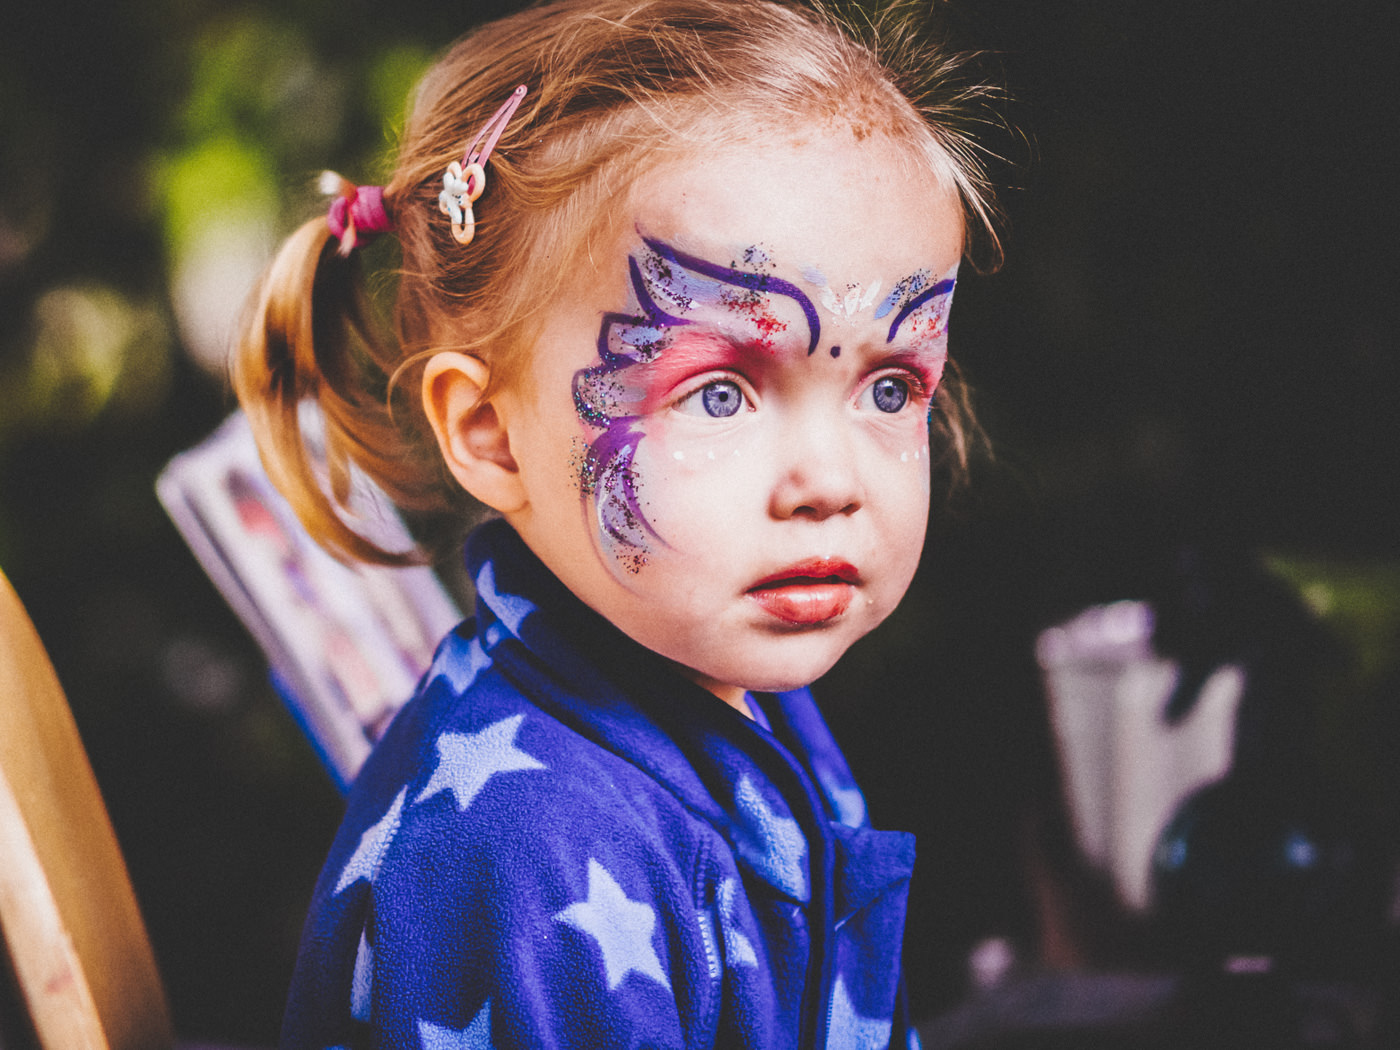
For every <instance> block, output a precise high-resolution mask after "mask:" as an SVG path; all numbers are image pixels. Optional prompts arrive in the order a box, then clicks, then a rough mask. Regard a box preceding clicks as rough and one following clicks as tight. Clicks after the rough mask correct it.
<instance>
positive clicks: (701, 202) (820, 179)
mask: <svg viewBox="0 0 1400 1050" xmlns="http://www.w3.org/2000/svg"><path fill="white" fill-rule="evenodd" d="M622 211H623V212H624V213H625V214H620V215H619V216H618V219H619V220H620V221H619V228H618V230H617V239H616V241H615V242H614V247H613V250H612V251H610V252H606V253H604V254H605V255H606V256H610V257H611V258H608V259H607V260H606V261H605V260H604V259H595V261H596V262H598V263H599V264H601V265H603V266H610V267H611V266H616V265H617V262H618V260H619V258H624V257H625V256H627V255H628V254H631V253H632V251H633V250H634V248H635V247H636V246H637V244H638V242H639V239H640V238H639V231H640V232H641V233H644V234H645V235H647V236H649V237H657V238H660V239H662V240H664V241H667V242H668V243H671V244H674V245H676V246H678V247H680V248H683V249H684V250H686V251H688V252H691V253H693V254H697V255H701V256H704V257H706V258H709V259H711V260H713V261H715V262H717V263H722V264H726V265H735V266H737V267H739V268H743V265H744V255H745V253H756V254H758V255H760V256H761V257H763V258H764V259H765V260H767V261H769V262H770V263H771V264H772V265H773V266H774V267H776V268H777V269H778V270H779V271H780V272H785V273H787V274H788V275H789V276H793V277H797V278H804V279H806V280H807V281H808V282H815V283H829V284H831V285H837V286H839V285H842V284H858V283H868V282H870V281H872V280H875V279H884V280H886V281H893V280H897V279H899V278H900V277H901V276H903V275H904V274H907V273H911V272H914V271H916V270H920V269H933V270H934V271H935V272H938V273H942V272H944V271H945V270H947V269H949V268H951V267H952V266H953V265H954V264H955V263H956V262H957V260H958V258H959V257H960V256H961V254H962V246H963V219H962V210H961V207H960V204H959V201H958V198H957V196H956V194H955V192H954V191H952V190H951V189H950V188H949V187H948V185H947V184H946V183H945V182H944V181H943V180H942V179H940V178H939V176H938V174H937V173H936V172H935V171H934V170H932V169H931V168H930V167H929V166H928V165H927V164H921V163H919V162H918V161H917V160H916V159H915V150H914V149H913V148H911V147H910V146H907V145H903V144H896V143H894V142H892V141H891V140H889V139H888V138H885V137H883V136H873V135H872V136H866V137H864V138H857V136H856V134H855V133H854V132H853V130H852V129H850V128H846V127H841V126H837V127H826V128H823V129H820V130H814V131H810V132H806V133H792V132H787V133H784V134H778V133H776V132H775V133H774V134H773V135H772V136H771V137H770V138H767V139H760V138H751V139H747V140H744V141H739V142H734V143H732V144H730V145H728V146H726V147H724V148H723V149H720V150H714V151H708V150H707V151H696V152H694V153H693V154H690V155H687V156H683V157H681V158H676V159H671V160H668V161H667V162H665V163H664V164H663V165H662V166H660V167H658V168H656V169H655V170H653V171H651V172H649V173H647V174H645V175H643V176H642V177H641V178H639V179H638V180H637V182H636V183H635V184H634V186H633V190H632V193H631V194H630V197H629V201H628V206H627V207H626V208H625V209H622Z"/></svg>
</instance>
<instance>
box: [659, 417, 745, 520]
mask: <svg viewBox="0 0 1400 1050" xmlns="http://www.w3.org/2000/svg"><path fill="white" fill-rule="evenodd" d="M645 429H646V440H645V441H643V442H642V443H641V445H640V448H639V450H638V455H637V459H636V470H637V475H638V478H639V479H640V480H641V483H642V485H643V486H644V488H645V490H646V509H647V513H648V514H649V515H650V517H651V519H652V520H653V522H655V523H656V526H657V532H658V533H660V535H661V536H663V537H664V538H665V539H666V542H667V543H668V544H670V545H671V546H672V547H676V548H681V547H685V546H687V545H688V544H691V543H695V542H705V543H709V542H713V539H714V535H713V534H714V532H715V531H716V530H717V529H720V528H725V527H728V528H732V527H734V525H735V523H736V522H737V521H738V520H739V519H740V518H742V516H743V515H745V514H746V513H750V512H752V510H753V508H754V506H755V505H756V503H755V500H756V498H757V495H758V494H759V492H760V489H761V479H760V478H758V477H756V476H755V475H756V472H757V471H758V469H759V467H760V466H761V463H762V458H763V457H762V456H761V455H760V454H759V453H760V449H759V448H758V446H757V439H756V438H755V437H754V436H753V435H752V434H748V433H741V432H738V431H736V432H733V433H727V434H699V433H696V431H695V428H694V427H693V426H687V425H686V424H685V423H683V422H679V423H667V422H665V421H663V420H662V419H652V420H648V421H647V422H646V424H645Z"/></svg>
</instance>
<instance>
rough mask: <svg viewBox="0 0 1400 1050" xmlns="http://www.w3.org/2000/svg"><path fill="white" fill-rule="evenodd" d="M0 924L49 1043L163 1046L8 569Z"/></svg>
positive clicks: (58, 708) (0, 699)
mask: <svg viewBox="0 0 1400 1050" xmlns="http://www.w3.org/2000/svg"><path fill="white" fill-rule="evenodd" d="M0 929H3V933H4V940H5V945H6V948H7V950H8V952H9V955H10V959H11V963H12V968H13V970H14V973H15V975H16V977H17V979H18V984H19V987H20V991H21V992H22V993H23V996H24V1000H25V1004H26V1006H27V1008H28V1010H29V1014H30V1019H31V1021H32V1023H33V1027H34V1030H35V1032H36V1033H37V1034H38V1037H39V1041H40V1043H41V1044H42V1046H43V1047H44V1048H45V1050H49V1048H54V1050H58V1048H62V1050H89V1048H91V1050H99V1048H100V1050H128V1048H130V1050H137V1048H140V1050H162V1048H168V1047H170V1046H171V1034H170V1019H169V1010H168V1007H167V1005H166V1000H165V991H164V988H163V987H162V985H161V980H160V975H159V973H158V971H157V969H156V963H155V956H154V955H153V954H152V952H151V945H150V941H149V939H148V938H147V936H146V928H145V924H144V923H143V922H142V920H141V915H140V912H139V911H138V909H137V905H136V897H135V894H134V893H133V892H132V888H131V880H130V877H129V875H128V874H127V869H126V863H125V861H123V859H122V854H121V850H120V848H119V847H118V845H117V838H116V835H115V833H114V832H113V830H112V825H111V821H110V820H109V819H108V816H107V809H106V806H105V805H104V804H103V802H102V796H101V794H100V793H99V792H98V788H97V781H96V779H95V778H94V777H93V773H92V767H91V765H90V764H89V763H88V758H87V753H86V751H84V750H83V745H82V741H81V739H80V738H79V736H78V729H77V726H76V725H75V723H74V721H73V715H72V712H71V711H70V710H69V708H68V701H67V699H66V697H65V696H64V694H63V689H62V687H61V686H60V685H59V682H58V678H57V676H56V675H55V674H54V669H53V665H52V664H51V663H50V662H49V657H48V653H47V652H46V651H45V649H44V646H43V643H42V642H41V641H40V640H39V635H38V634H37V632H36V631H35V629H34V625H33V623H31V621H30V619H29V616H28V615H27V614H26V612H25V610H24V606H23V605H22V604H21V603H20V600H19V597H18V596H17V595H16V594H15V592H14V590H13V588H11V586H10V584H9V581H8V580H7V579H6V578H5V576H4V574H3V573H0Z"/></svg>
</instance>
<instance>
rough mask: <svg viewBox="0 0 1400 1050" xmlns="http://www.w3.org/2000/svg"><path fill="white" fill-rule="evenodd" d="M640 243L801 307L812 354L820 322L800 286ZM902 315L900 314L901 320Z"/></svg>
mask: <svg viewBox="0 0 1400 1050" xmlns="http://www.w3.org/2000/svg"><path fill="white" fill-rule="evenodd" d="M642 242H643V243H644V244H645V245H646V246H647V247H648V248H650V249H651V250H652V251H653V252H655V253H656V254H657V255H658V256H660V257H661V258H662V259H665V260H666V261H667V262H669V263H671V264H673V265H675V266H679V267H680V268H681V269H683V270H688V271H690V272H691V273H698V274H700V276H702V277H708V278H710V279H711V280H713V281H719V282H720V283H721V284H728V285H733V286H735V287H737V288H743V289H745V290H747V291H751V292H758V293H760V294H764V295H781V296H784V297H786V298H788V299H791V300H793V302H795V303H797V305H798V307H799V308H801V310H802V313H803V316H805V317H806V318H807V331H808V333H809V334H810V336H811V338H810V339H809V341H808V343H807V356H808V357H811V356H812V354H814V353H816V350H817V343H818V342H820V341H821V331H822V323H821V318H820V317H818V316H817V308H816V306H815V305H814V304H813V302H812V300H811V299H809V298H808V297H807V294H806V293H805V292H803V291H802V289H801V288H799V287H797V285H795V284H793V283H792V282H791V281H785V280H783V279H782V278H781V277H774V276H773V275H772V274H766V273H753V272H750V271H747V270H739V269H735V268H734V267H731V266H721V265H720V264H719V263H713V262H710V261H709V260H708V259H702V258H701V257H700V256H698V255H690V254H689V253H687V252H683V251H681V250H680V249H678V248H673V247H672V246H671V245H669V244H667V243H666V242H665V241H659V240H657V239H656V238H654V237H647V236H645V235H643V237H642ZM902 318H903V315H902V314H901V319H902Z"/></svg>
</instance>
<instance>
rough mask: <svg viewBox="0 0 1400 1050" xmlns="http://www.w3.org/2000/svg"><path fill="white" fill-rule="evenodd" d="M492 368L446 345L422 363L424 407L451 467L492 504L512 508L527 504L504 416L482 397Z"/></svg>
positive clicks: (505, 511)
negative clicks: (512, 453)
mask: <svg viewBox="0 0 1400 1050" xmlns="http://www.w3.org/2000/svg"><path fill="white" fill-rule="evenodd" d="M490 375H491V370H490V368H489V367H488V366H487V364H486V362H485V361H483V360H481V358H479V357H472V356H471V355H470V354H461V353H456V352H452V351H443V352H442V353H440V354H435V355H433V357H432V358H431V359H430V360H429V361H428V363H427V365H426V366H425V367H424V369H423V412H424V414H425V415H426V416H427V417H428V423H429V425H430V426H432V428H433V433H434V434H435V435H436V436H437V443H438V448H439V449H440V450H441V452H442V458H443V460H444V461H446V463H447V469H448V470H450V471H451V472H452V476H453V477H454V478H456V479H457V482H458V484H460V485H461V486H462V488H464V489H466V490H467V491H468V492H470V493H471V494H472V495H473V496H475V497H476V498H477V499H479V500H481V502H482V503H485V504H486V505H487V506H488V507H494V508H495V509H496V510H498V511H500V512H501V513H502V514H510V513H513V512H514V511H517V510H519V509H520V508H521V507H523V506H524V505H525V488H524V486H523V485H522V484H521V480H520V467H519V465H518V464H517V463H516V462H515V457H514V456H512V455H511V452H510V435H509V433H508V432H507V429H506V425H505V421H504V420H503V419H502V418H501V416H500V413H499V412H497V410H496V406H495V405H494V404H492V402H490V401H484V400H482V394H483V393H484V392H485V390H486V385H487V380H488V379H489V378H490Z"/></svg>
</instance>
